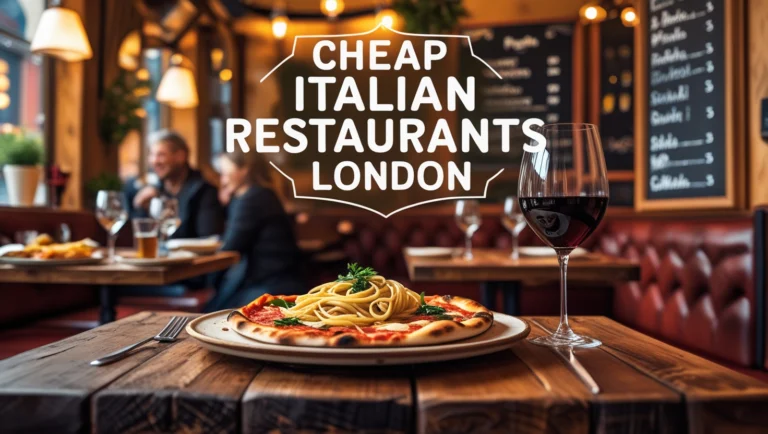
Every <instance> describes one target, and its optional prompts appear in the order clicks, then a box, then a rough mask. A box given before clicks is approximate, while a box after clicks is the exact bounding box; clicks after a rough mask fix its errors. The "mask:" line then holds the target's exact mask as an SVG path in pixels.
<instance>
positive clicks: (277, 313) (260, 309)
mask: <svg viewBox="0 0 768 434" xmlns="http://www.w3.org/2000/svg"><path fill="white" fill-rule="evenodd" d="M274 298H277V297H270V298H269V299H261V298H260V299H257V300H256V301H255V302H254V303H251V304H250V305H248V306H246V307H245V308H244V309H243V313H244V314H245V315H246V316H247V317H248V319H249V320H251V321H252V322H255V323H256V324H261V325H269V326H274V325H275V324H274V322H275V320H279V319H282V318H285V315H284V314H283V312H282V310H280V308H279V307H277V306H272V305H265V304H264V303H267V302H269V301H270V300H273V299H274ZM280 298H282V297H280ZM429 304H430V305H432V306H439V307H442V308H443V309H445V310H446V312H453V313H457V314H459V315H461V316H454V317H453V321H458V322H461V321H464V320H465V319H467V318H472V315H473V314H472V313H471V312H468V311H466V310H464V309H461V308H458V307H456V306H453V305H449V304H443V303H436V302H434V301H433V302H431V303H429ZM423 320H427V321H434V320H435V317H434V316H431V315H415V316H413V317H411V318H409V319H408V320H407V323H406V324H408V323H413V322H416V321H423ZM287 327H290V328H291V330H301V331H312V332H313V334H315V335H318V334H319V335H324V336H333V335H337V334H341V333H352V334H358V335H359V334H360V332H359V331H358V330H357V329H356V328H354V327H328V328H322V329H319V328H315V327H310V326H306V325H303V324H300V325H292V326H287ZM422 327H424V326H423V325H415V324H414V325H410V326H409V327H408V331H391V330H381V329H377V328H376V327H371V326H368V327H360V329H361V330H362V331H363V332H364V333H369V334H368V335H367V336H368V337H370V338H372V339H373V340H376V341H378V340H387V339H389V338H390V337H392V336H394V335H405V334H408V333H412V332H414V331H416V330H418V329H420V328H422Z"/></svg>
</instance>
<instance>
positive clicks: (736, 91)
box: [635, 0, 746, 211]
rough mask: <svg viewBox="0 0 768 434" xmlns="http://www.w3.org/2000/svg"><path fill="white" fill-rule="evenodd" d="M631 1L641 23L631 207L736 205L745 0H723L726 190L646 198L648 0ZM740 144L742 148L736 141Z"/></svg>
mask: <svg viewBox="0 0 768 434" xmlns="http://www.w3.org/2000/svg"><path fill="white" fill-rule="evenodd" d="M649 1H651V0H639V1H638V2H637V5H636V10H637V13H638V17H639V21H640V24H639V25H638V26H637V27H635V53H636V56H637V57H636V59H635V80H636V86H635V104H636V105H635V110H636V112H635V172H636V173H635V209H636V210H637V211H681V210H700V209H738V208H743V206H744V197H745V176H743V174H744V173H746V172H745V171H746V166H745V162H744V156H745V153H746V140H745V132H746V119H745V110H744V96H745V76H744V62H745V55H744V43H745V35H744V7H745V0H725V1H723V6H724V8H725V11H724V13H725V17H724V22H725V29H724V37H725V41H724V47H725V53H723V54H722V55H723V56H724V65H725V144H724V145H725V195H723V196H716V197H700V198H672V199H648V198H647V188H648V179H647V167H648V133H649V132H648V123H649V112H648V77H649V71H648V68H649V62H648V50H649V48H648V31H649V28H648V2H649ZM739 144H741V145H742V146H741V149H740V147H739Z"/></svg>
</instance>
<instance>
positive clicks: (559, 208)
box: [518, 124, 608, 348]
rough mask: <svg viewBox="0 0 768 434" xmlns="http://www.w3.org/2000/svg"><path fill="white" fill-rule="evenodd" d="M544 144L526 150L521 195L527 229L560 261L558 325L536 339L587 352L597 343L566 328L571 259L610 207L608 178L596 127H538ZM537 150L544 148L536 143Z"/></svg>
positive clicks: (543, 342) (597, 344)
mask: <svg viewBox="0 0 768 434" xmlns="http://www.w3.org/2000/svg"><path fill="white" fill-rule="evenodd" d="M535 130H536V131H537V132H539V133H540V134H541V135H542V136H543V137H544V138H545V139H546V145H545V146H544V147H543V149H541V150H539V151H538V152H535V153H533V152H524V153H523V160H522V164H521V166H520V181H519V184H518V197H519V200H520V208H521V209H522V211H523V215H524V216H525V219H526V220H527V221H528V225H529V226H530V227H531V229H532V230H533V232H534V233H536V235H537V236H538V237H539V238H541V240H542V241H544V243H546V244H547V245H549V246H550V247H552V248H553V249H555V252H556V253H557V259H558V262H559V263H560V325H559V326H558V327H557V330H556V331H555V333H554V334H553V335H551V336H542V337H538V338H535V339H532V340H531V342H533V343H535V344H540V345H547V346H570V347H576V348H589V347H596V346H599V345H600V341H598V340H597V339H594V338H591V337H588V336H580V335H577V334H576V333H574V332H573V330H571V327H570V326H569V325H568V311H567V305H568V299H567V286H566V284H567V282H566V281H567V271H568V255H569V254H570V253H571V251H572V250H573V249H574V248H576V247H577V246H578V245H579V244H581V242H582V241H584V240H585V239H586V238H587V237H588V236H589V235H590V234H592V232H594V230H595V229H596V228H597V226H598V225H599V224H600V221H601V220H602V219H603V216H604V215H605V209H606V207H607V206H608V180H607V178H606V171H605V159H604V157H603V148H602V145H601V144H600V135H599V134H598V131H597V127H595V126H594V125H591V124H550V125H544V126H542V127H537V128H535ZM531 145H533V146H540V144H539V143H538V142H536V141H533V142H532V143H531Z"/></svg>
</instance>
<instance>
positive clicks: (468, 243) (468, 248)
mask: <svg viewBox="0 0 768 434" xmlns="http://www.w3.org/2000/svg"><path fill="white" fill-rule="evenodd" d="M464 238H465V241H464V256H466V257H467V258H471V257H472V235H471V234H470V233H467V234H466V237H464Z"/></svg>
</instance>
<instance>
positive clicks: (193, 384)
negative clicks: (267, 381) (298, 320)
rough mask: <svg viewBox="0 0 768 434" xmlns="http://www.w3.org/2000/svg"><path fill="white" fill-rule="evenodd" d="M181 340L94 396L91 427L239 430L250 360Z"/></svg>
mask: <svg viewBox="0 0 768 434" xmlns="http://www.w3.org/2000/svg"><path fill="white" fill-rule="evenodd" d="M180 339H181V341H180V342H179V343H178V344H176V345H174V346H173V347H171V348H168V349H167V350H166V351H164V352H163V353H161V354H159V355H157V356H156V357H154V358H152V359H151V360H149V361H147V362H146V363H144V364H142V365H141V366H140V367H138V368H137V369H135V370H133V371H131V372H129V373H128V374H126V375H125V376H123V377H122V378H120V379H118V380H117V381H115V382H114V383H113V384H111V385H110V386H109V387H107V388H106V389H104V390H102V391H100V392H98V393H97V394H96V395H95V396H94V398H93V405H92V414H93V423H94V427H93V432H94V433H122V432H217V433H233V434H234V433H239V432H240V418H241V416H240V398H241V397H242V395H243V392H245V389H246V387H247V386H248V384H249V383H250V382H251V380H252V379H253V377H254V376H255V375H256V374H257V373H258V371H259V370H260V369H261V365H260V364H259V363H257V362H255V361H252V360H247V359H239V358H236V357H232V356H226V355H223V354H218V353H214V352H210V351H208V350H205V349H203V348H202V347H201V346H200V345H199V344H198V343H197V342H195V341H194V340H193V339H191V338H189V337H188V336H186V333H183V334H182V335H181V336H180Z"/></svg>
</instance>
